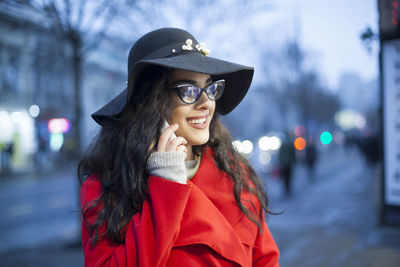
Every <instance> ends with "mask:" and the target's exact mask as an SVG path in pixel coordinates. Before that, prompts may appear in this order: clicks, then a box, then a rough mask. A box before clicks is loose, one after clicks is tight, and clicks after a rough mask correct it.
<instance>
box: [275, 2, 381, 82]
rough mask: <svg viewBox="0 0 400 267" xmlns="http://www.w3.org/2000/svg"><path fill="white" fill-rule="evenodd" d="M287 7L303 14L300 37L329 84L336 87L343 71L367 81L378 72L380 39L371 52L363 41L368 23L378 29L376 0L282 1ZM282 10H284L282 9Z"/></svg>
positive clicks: (301, 16) (296, 13) (300, 17)
mask: <svg viewBox="0 0 400 267" xmlns="http://www.w3.org/2000/svg"><path fill="white" fill-rule="evenodd" d="M280 2H282V4H280V5H281V10H282V14H281V15H282V16H285V15H284V14H285V13H286V14H288V13H287V12H285V10H290V8H292V9H293V10H297V11H298V12H294V11H292V12H290V13H292V14H290V13H289V14H290V15H291V16H293V13H294V14H295V15H296V16H298V17H299V21H300V25H301V29H300V31H301V33H300V40H301V44H302V45H303V46H304V48H305V49H306V50H309V51H310V52H311V54H312V55H314V57H316V65H317V66H318V67H319V68H318V69H319V70H320V72H321V74H323V76H325V78H326V81H327V83H328V84H329V85H330V86H332V87H335V86H336V85H337V83H338V78H339V76H340V74H341V73H342V72H343V71H353V72H357V73H359V74H360V76H361V77H362V78H363V79H364V80H370V79H374V78H376V77H377V75H378V42H376V43H375V45H374V47H373V50H372V52H371V53H368V51H367V50H366V49H365V47H364V46H363V45H362V43H361V41H360V33H361V32H362V31H364V30H365V29H366V28H367V27H368V26H369V27H371V28H372V29H373V30H374V32H377V30H378V10H377V1H376V0H350V1H346V0H336V1H320V0H282V1H280ZM279 13H280V12H279Z"/></svg>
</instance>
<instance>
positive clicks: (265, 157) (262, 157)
mask: <svg viewBox="0 0 400 267" xmlns="http://www.w3.org/2000/svg"><path fill="white" fill-rule="evenodd" d="M258 160H259V161H260V163H261V164H262V165H268V164H270V163H271V153H269V152H268V151H262V152H261V153H260V154H259V155H258Z"/></svg>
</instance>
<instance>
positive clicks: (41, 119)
mask: <svg viewBox="0 0 400 267" xmlns="http://www.w3.org/2000/svg"><path fill="white" fill-rule="evenodd" d="M126 51H127V48H126V45H124V44H123V43H122V42H119V41H115V40H114V39H111V38H110V39H105V40H103V41H102V42H101V44H99V46H98V48H97V49H96V50H95V51H94V52H93V53H91V54H90V56H89V57H88V58H87V60H86V61H85V64H84V66H83V72H84V74H83V79H82V89H83V92H82V97H83V99H82V103H84V104H83V105H84V106H83V117H84V120H83V124H84V125H83V132H82V133H81V136H82V137H83V140H84V141H87V140H89V135H90V136H91V135H92V132H93V126H94V125H95V124H94V123H93V122H91V121H90V116H89V114H90V113H91V112H93V111H94V110H95V109H96V108H98V107H100V106H101V105H103V104H104V103H106V102H107V100H109V99H110V98H111V97H113V96H115V95H116V94H117V93H118V92H120V91H121V90H122V89H123V86H124V81H125V69H124V66H125V59H124V60H122V58H125V55H126ZM70 59H71V48H70V47H69V45H68V43H67V42H65V41H63V40H62V39H61V38H59V37H57V36H56V35H55V34H54V31H52V28H51V22H50V20H49V19H48V18H47V17H46V16H45V15H44V14H43V13H42V12H40V11H39V10H37V9H34V8H32V7H27V6H23V5H10V4H7V3H0V128H1V130H0V153H1V157H0V163H1V164H0V173H8V172H16V171H32V170H37V169H40V170H43V169H44V170H45V169H48V168H52V167H54V166H56V165H57V164H62V163H64V162H66V161H68V160H70V159H71V155H72V153H71V152H72V150H73V149H74V139H75V137H74V136H73V133H74V131H71V130H70V129H72V128H73V127H74V121H73V118H74V112H75V110H74V102H73V101H74V90H73V76H72V69H71V60H70ZM55 118H61V119H62V120H61V121H54V120H53V121H52V126H49V122H50V120H52V119H55ZM50 124H51V123H50ZM60 127H61V128H60ZM86 143H87V142H86Z"/></svg>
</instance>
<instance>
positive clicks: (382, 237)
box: [268, 149, 400, 267]
mask: <svg viewBox="0 0 400 267" xmlns="http://www.w3.org/2000/svg"><path fill="white" fill-rule="evenodd" d="M316 174H317V175H316V179H315V180H309V179H308V177H307V172H306V170H305V168H304V167H302V166H298V167H297V169H296V176H295V177H294V180H295V182H294V194H293V196H292V197H290V198H289V199H285V198H284V197H283V195H282V192H281V194H276V192H275V195H274V194H273V195H272V204H273V208H275V209H274V210H278V211H279V210H283V211H284V213H283V214H282V215H277V216H270V218H269V220H268V225H269V227H270V230H271V232H272V234H273V235H274V238H275V240H276V242H277V244H278V246H279V249H280V252H281V260H280V263H281V266H289V267H290V266H296V267H303V266H304V267H313V266H315V267H317V266H324V267H326V266H328V267H329V266H341V267H350V266H366V267H375V266H376V267H381V266H384V267H392V266H393V267H395V266H396V267H398V266H400V227H389V226H379V225H378V223H377V221H378V220H377V216H378V211H377V208H376V204H377V201H376V198H375V197H376V188H375V185H377V181H378V179H380V178H379V177H378V173H377V172H376V171H375V169H374V168H370V167H368V166H366V165H365V163H364V161H363V159H362V158H361V157H360V155H359V154H358V153H357V151H356V150H352V151H347V152H346V151H344V150H340V149H339V150H337V151H333V152H332V151H331V152H330V153H327V154H325V155H323V156H322V158H321V161H320V163H319V166H318V168H317V169H316ZM268 182H269V185H270V186H271V187H273V190H275V191H279V189H281V184H280V181H277V180H269V181H268ZM281 191H282V190H281Z"/></svg>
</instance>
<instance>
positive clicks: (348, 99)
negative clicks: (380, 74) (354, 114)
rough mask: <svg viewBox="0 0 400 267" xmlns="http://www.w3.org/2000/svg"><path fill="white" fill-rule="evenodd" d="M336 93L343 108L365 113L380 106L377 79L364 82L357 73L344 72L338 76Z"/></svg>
mask: <svg viewBox="0 0 400 267" xmlns="http://www.w3.org/2000/svg"><path fill="white" fill-rule="evenodd" d="M338 92H339V97H340V100H341V103H342V105H343V108H346V109H353V110H356V111H358V112H362V113H367V112H368V111H370V110H375V111H376V110H378V108H379V106H380V96H379V83H378V79H374V80H371V81H368V82H365V81H363V80H362V79H361V77H360V76H359V74H358V73H354V72H345V73H342V75H341V76H340V81H339V88H338Z"/></svg>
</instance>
